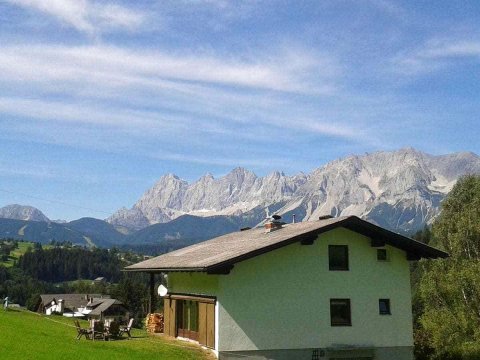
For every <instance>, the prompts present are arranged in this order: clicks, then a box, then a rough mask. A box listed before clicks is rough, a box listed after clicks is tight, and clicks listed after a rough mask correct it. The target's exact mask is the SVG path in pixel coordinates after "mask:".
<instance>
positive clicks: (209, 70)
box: [0, 45, 338, 93]
mask: <svg viewBox="0 0 480 360" xmlns="http://www.w3.org/2000/svg"><path fill="white" fill-rule="evenodd" d="M0 52H1V53H0V70H1V71H2V74H1V75H0V78H1V77H4V78H10V79H14V80H15V79H16V80H23V81H43V82H47V81H78V80H81V81H82V82H88V81H91V82H98V81H101V83H102V84H103V85H112V86H128V85H131V84H142V85H153V86H167V85H168V86H172V84H171V83H168V82H169V81H172V80H173V81H182V82H187V83H192V82H193V83H208V84H216V85H228V86H240V87H246V88H259V89H268V90H276V91H289V92H320V93H322V92H329V91H332V90H333V89H334V87H335V85H334V83H335V81H334V80H335V76H336V75H337V73H338V68H337V66H336V65H335V63H334V61H332V60H331V59H329V58H326V57H325V58H321V57H317V58H315V57H313V56H311V55H309V54H307V53H303V54H300V53H293V52H291V51H288V52H286V53H283V54H279V55H278V56H275V57H262V56H261V55H260V56H258V57H257V56H252V58H251V59H248V60H243V61H241V60H238V59H235V58H228V57H218V56H208V55H205V54H201V53H191V54H185V55H174V54H171V53H168V52H161V51H157V52H149V51H136V50H134V49H124V48H118V47H108V46H81V47H61V46H48V45H46V46H3V47H1V48H0ZM313 74H315V76H316V83H312V82H311V81H310V80H309V77H310V76H312V75H313Z"/></svg>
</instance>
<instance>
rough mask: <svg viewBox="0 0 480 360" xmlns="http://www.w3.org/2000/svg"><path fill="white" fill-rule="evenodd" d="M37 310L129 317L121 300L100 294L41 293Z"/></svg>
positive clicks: (64, 314) (88, 316)
mask: <svg viewBox="0 0 480 360" xmlns="http://www.w3.org/2000/svg"><path fill="white" fill-rule="evenodd" d="M37 312H39V313H43V314H45V315H53V314H58V315H63V316H66V317H84V318H88V319H110V320H115V321H120V322H124V321H127V320H128V318H129V312H128V309H127V308H126V307H125V305H124V304H123V303H122V302H121V301H119V300H117V299H111V298H110V296H109V295H102V294H43V295H40V301H39V305H38V307H37Z"/></svg>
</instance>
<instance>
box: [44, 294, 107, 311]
mask: <svg viewBox="0 0 480 360" xmlns="http://www.w3.org/2000/svg"><path fill="white" fill-rule="evenodd" d="M102 296H105V295H102V294H42V295H40V298H41V299H42V304H43V306H45V305H49V304H51V303H52V301H53V300H55V302H58V300H63V304H64V306H65V307H66V308H79V307H81V306H85V305H87V303H88V299H89V298H92V297H94V298H95V297H96V298H99V297H102Z"/></svg>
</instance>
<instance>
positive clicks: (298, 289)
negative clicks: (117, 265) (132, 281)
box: [126, 216, 448, 360]
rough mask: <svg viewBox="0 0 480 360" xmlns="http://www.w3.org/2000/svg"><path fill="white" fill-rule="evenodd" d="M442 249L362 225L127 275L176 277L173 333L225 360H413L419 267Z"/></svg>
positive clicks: (243, 244)
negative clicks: (415, 263) (414, 266)
mask: <svg viewBox="0 0 480 360" xmlns="http://www.w3.org/2000/svg"><path fill="white" fill-rule="evenodd" d="M447 256H448V254H446V253H445V252H442V251H440V250H438V249H435V248H433V247H430V246H428V245H425V244H423V243H420V242H417V241H414V240H412V239H410V238H407V237H405V236H402V235H399V234H396V233H393V232H391V231H388V230H386V229H383V228H381V227H379V226H376V225H374V224H372V223H369V222H367V221H364V220H361V219H360V218H358V217H355V216H348V217H338V218H330V217H322V218H321V219H320V220H318V221H309V222H302V223H296V224H288V225H286V224H283V223H281V222H280V221H279V219H278V218H277V219H273V221H271V222H269V223H267V224H266V226H265V228H255V229H247V230H245V231H240V232H236V233H231V234H227V235H224V236H220V237H218V238H215V239H212V240H209V241H205V242H202V243H199V244H195V245H192V246H189V247H186V248H183V249H180V250H177V251H173V252H171V253H167V254H164V255H161V256H158V257H155V258H152V259H149V260H146V261H142V262H140V263H138V264H134V265H131V266H128V267H127V268H126V270H127V271H142V272H148V273H150V280H151V282H150V283H151V288H150V295H151V304H152V307H153V304H154V301H155V298H154V284H155V274H158V273H167V274H168V283H167V284H164V285H166V287H167V289H168V293H167V294H163V295H165V296H164V297H163V301H164V319H165V320H164V321H165V323H164V328H165V330H164V332H165V334H166V335H169V336H174V337H180V338H188V339H192V340H195V341H198V342H199V343H200V344H202V345H204V346H206V347H209V348H211V349H212V350H213V351H214V352H215V353H216V354H217V356H218V357H219V358H220V359H239V358H254V359H277V360H279V359H297V360H303V359H305V360H310V359H325V360H327V359H330V360H333V359H360V358H361V359H364V360H367V359H378V360H391V359H395V360H412V359H413V334H412V333H413V330H412V306H411V290H410V271H409V261H412V260H419V259H421V258H427V259H434V258H443V257H447Z"/></svg>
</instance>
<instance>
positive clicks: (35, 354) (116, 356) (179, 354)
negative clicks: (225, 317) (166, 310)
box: [0, 309, 214, 360]
mask: <svg viewBox="0 0 480 360" xmlns="http://www.w3.org/2000/svg"><path fill="white" fill-rule="evenodd" d="M85 324H86V322H85V321H83V322H82V326H83V327H85ZM76 335H77V331H76V329H75V327H73V320H72V319H69V318H65V317H62V316H40V315H37V314H33V313H30V312H26V311H20V310H16V309H9V310H8V311H3V309H0V354H1V358H2V359H15V360H17V359H19V360H23V359H25V360H37V359H38V360H42V359H45V360H47V359H48V360H52V359H65V360H67V359H68V360H70V359H81V360H90V359H91V360H102V359H105V360H107V359H108V360H123V359H125V360H127V359H128V360H137V359H138V360H140V359H145V360H147V359H148V360H152V359H168V360H175V359H179V360H180V359H182V360H188V359H191V360H212V359H214V357H213V356H212V355H211V354H210V353H208V352H207V351H206V350H203V349H202V348H200V347H199V346H196V345H194V344H189V343H187V342H183V341H176V340H170V339H165V338H163V337H162V336H151V335H147V333H146V332H145V331H143V330H137V329H135V330H133V331H132V336H133V338H132V339H130V340H127V339H126V337H124V338H123V339H121V340H111V341H101V340H98V341H97V340H96V341H91V340H85V338H84V337H82V339H81V340H76V339H75V337H76Z"/></svg>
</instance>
